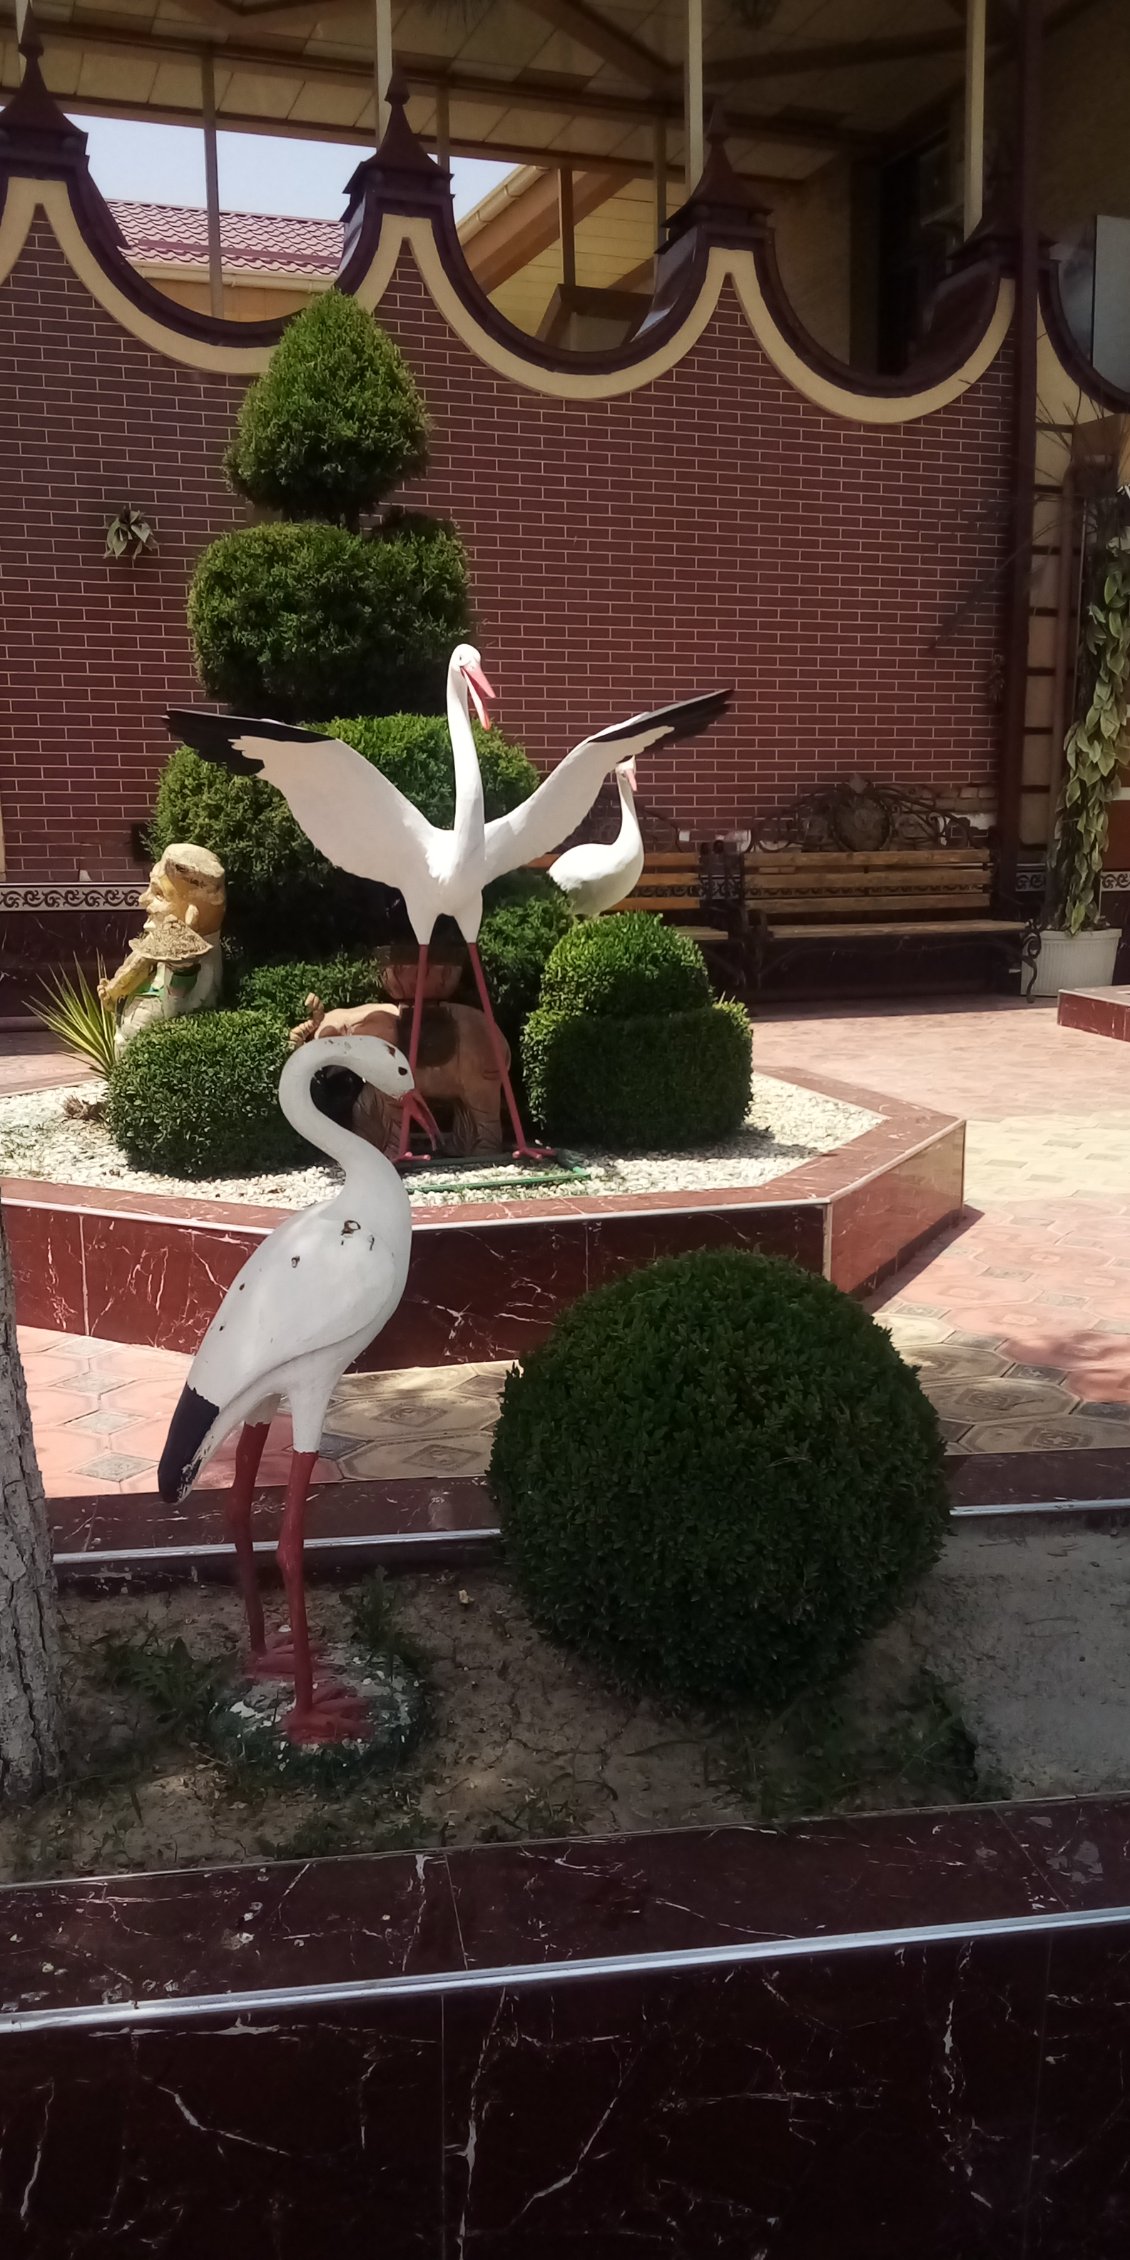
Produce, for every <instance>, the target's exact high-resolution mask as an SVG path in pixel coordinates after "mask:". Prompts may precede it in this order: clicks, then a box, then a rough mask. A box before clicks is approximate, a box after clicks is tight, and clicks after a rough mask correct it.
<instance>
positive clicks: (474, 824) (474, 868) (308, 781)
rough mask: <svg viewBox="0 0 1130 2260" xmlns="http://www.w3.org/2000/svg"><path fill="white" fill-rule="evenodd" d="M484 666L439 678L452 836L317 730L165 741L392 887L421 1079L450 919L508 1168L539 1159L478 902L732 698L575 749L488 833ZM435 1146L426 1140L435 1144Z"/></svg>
mask: <svg viewBox="0 0 1130 2260" xmlns="http://www.w3.org/2000/svg"><path fill="white" fill-rule="evenodd" d="M493 697H494V692H493V691H492V689H491V686H490V684H489V682H488V681H487V678H486V676H485V675H484V673H483V665H482V660H481V658H480V656H479V653H478V652H477V651H476V650H475V649H474V646H473V645H472V644H466V643H464V644H458V645H457V646H456V648H455V650H454V651H453V652H452V655H451V661H450V664H449V666H448V670H447V719H448V726H449V728H450V731H451V750H452V755H453V759H454V764H455V821H454V824H453V826H452V828H451V830H450V831H444V830H441V829H440V828H439V826H437V825H435V824H429V822H428V820H427V818H426V817H424V816H422V815H421V814H420V811H419V809H418V808H416V807H415V806H414V804H413V802H412V801H410V800H408V799H407V798H406V796H405V795H404V794H403V793H402V792H400V791H399V789H398V788H397V786H396V785H394V784H392V783H391V781H390V780H389V778H387V777H385V776H383V775H382V773H381V771H380V770H379V769H377V768H375V767H374V766H373V764H372V762H370V761H366V760H365V758H364V756H363V755H362V754H359V753H357V752H356V751H355V749H354V748H353V746H350V745H345V744H344V743H343V741H342V740H341V739H340V738H327V737H323V736H321V735H320V734H319V732H318V731H317V730H307V729H303V728H301V727H299V726H298V725H297V724H295V723H289V722H269V721H256V720H249V719H248V718H246V717H245V716H242V715H236V714H213V713H210V712H208V711H206V710H204V709H202V708H199V707H192V708H189V709H188V710H187V711H185V710H177V711H175V712H173V713H170V715H169V717H168V721H169V729H170V731H171V732H172V734H173V736H174V737H177V738H179V739H180V740H181V742H182V743H183V744H185V745H188V746H191V747H192V748H193V750H194V751H195V752H196V753H199V754H202V755H203V757H204V759H205V760H206V761H214V762H218V763H219V764H220V765H221V766H222V767H224V768H228V769H234V770H236V771H237V772H238V773H239V774H240V775H242V776H246V777H260V776H261V777H265V778H266V779H267V782H268V783H269V784H272V785H274V786H276V787H277V789H278V791H279V792H281V794H282V796H283V798H284V800H285V801H286V803H287V805H288V807H289V809H290V811H291V814H292V816H293V817H294V818H295V821H296V822H297V823H298V824H299V825H300V826H301V828H302V830H303V831H304V832H305V834H306V837H307V839H308V840H311V841H312V842H313V844H314V846H315V847H316V848H319V849H320V850H321V853H322V854H323V855H324V856H326V857H327V859H328V860H329V862H330V863H335V864H336V865H337V866H338V868H339V870H342V871H349V872H352V873H353V874H354V876H355V877H357V878H359V879H375V880H376V881H377V882H378V883H379V884H380V885H381V886H385V887H395V888H397V889H398V891H399V892H400V894H402V895H403V897H404V907H405V909H406V911H407V913H408V923H409V925H410V926H411V928H412V932H413V934H414V935H415V937H416V941H417V943H418V945H419V953H420V954H419V961H418V966H417V974H416V995H415V1000H414V1002H413V1007H412V1030H411V1036H410V1038H409V1045H408V1062H409V1066H410V1067H411V1068H412V1069H413V1071H414V1070H415V1065H416V1059H417V1055H418V1049H419V1041H420V1020H421V1015H422V1012H423V1005H424V984H425V981H426V978H427V967H428V945H429V943H430V941H431V938H432V934H433V932H434V930H435V927H436V924H437V921H438V920H439V919H440V918H442V917H445V916H446V917H449V918H452V919H454V921H455V924H456V925H457V926H458V928H459V931H460V933H461V934H462V936H463V939H464V941H465V942H466V944H467V948H468V952H469V955H470V959H471V970H472V972H473V974H474V977H475V986H476V988H477V990H478V993H479V1001H480V1003H481V1005H482V1008H483V1012H484V1015H485V1017H486V1022H487V1027H488V1029H489V1030H490V1040H491V1046H492V1049H493V1051H494V1056H495V1060H496V1063H497V1066H498V1070H499V1076H500V1080H501V1083H502V1090H503V1095H504V1097H505V1100H506V1105H507V1108H508V1110H509V1114H510V1121H511V1125H512V1128H513V1132H514V1138H515V1143H516V1155H515V1158H516V1159H517V1158H519V1157H520V1156H523V1155H528V1156H529V1157H530V1158H531V1159H535V1160H539V1159H542V1158H543V1157H544V1156H545V1153H546V1148H545V1147H544V1146H535V1145H532V1144H531V1143H530V1141H529V1139H528V1138H527V1136H526V1133H525V1131H524V1129H523V1127H522V1120H521V1116H520V1114H519V1112H518V1104H517V1101H516V1099H515V1097H514V1090H513V1086H512V1084H511V1081H510V1072H509V1067H508V1064H507V1059H506V1053H505V1050H504V1047H503V1042H502V1036H501V1033H500V1030H499V1027H498V1023H497V1021H496V1019H495V1017H494V1011H493V1009H492V1006H491V1001H490V995H489V992H488V990H487V984H486V977H485V975H484V973H483V968H482V962H481V960H480V957H479V951H478V936H479V927H480V925H481V924H482V916H483V889H484V887H486V886H488V885H489V884H490V882H491V880H492V879H501V878H502V877H503V875H504V874H505V873H506V872H508V871H517V870H518V869H519V868H520V867H521V865H522V864H525V863H531V862H533V861H534V859H535V858H536V857H537V856H540V855H548V854H550V852H551V851H552V849H553V848H555V847H557V846H559V845H560V843H561V841H562V840H564V839H568V837H569V834H570V832H573V831H575V830H576V828H577V825H578V824H579V823H580V822H581V821H582V819H583V818H584V817H585V816H587V814H588V812H589V809H590V808H591V807H592V804H593V802H594V800H595V799H596V796H597V794H598V792H599V791H600V788H601V785H602V784H603V782H604V779H605V777H606V776H607V775H608V772H609V770H610V769H614V768H616V767H617V765H618V764H619V763H622V762H624V761H634V760H635V758H636V756H637V755H638V754H640V753H643V752H644V751H645V749H646V748H647V747H648V746H656V745H659V744H660V743H661V742H662V741H664V740H669V741H670V742H671V743H672V744H673V743H674V742H675V741H676V740H677V739H679V738H690V737H694V736H696V735H697V733H698V732H699V731H700V730H704V729H706V728H707V726H708V725H709V724H710V723H711V722H714V721H716V720H717V718H718V716H719V715H720V714H721V713H722V712H723V711H724V709H725V707H726V706H727V704H728V703H729V699H730V692H729V691H728V690H726V691H710V692H707V693H706V694H705V695H703V696H700V697H697V698H689V699H681V700H679V701H678V702H677V703H676V704H675V705H673V706H663V707H658V708H657V709H656V710H655V711H654V712H653V713H650V714H634V715H632V716H631V718H630V719H629V720H628V721H626V722H615V723H613V724H612V725H611V727H610V728H608V729H605V730H598V731H597V732H596V733H595V735H594V736H592V737H588V738H582V739H581V742H580V744H579V745H575V746H574V747H573V750H572V752H571V753H567V754H566V756H565V758H564V760H563V761H559V762H558V764H557V767H556V769H552V770H551V771H550V773H549V776H548V777H546V778H544V779H543V780H542V783H541V784H540V785H539V786H538V788H537V790H536V792H533V793H531V794H530V796H529V799H528V800H524V801H522V802H520V804H519V806H518V807H517V808H512V809H511V810H510V811H509V813H508V814H507V815H506V816H496V817H495V818H494V819H493V820H492V821H491V822H490V823H489V824H488V823H487V821H486V816H485V811H484V806H483V780H482V775H481V772H480V770H479V756H478V752H477V750H476V747H475V735H474V731H473V729H472V727H471V704H472V702H473V704H474V707H475V712H476V713H477V715H478V718H479V720H480V722H481V723H482V725H483V727H484V729H489V728H490V715H489V712H488V701H489V700H491V699H493ZM414 1114H415V1116H416V1118H417V1119H419V1102H418V1100H411V1099H410V1100H409V1102H408V1104H407V1106H406V1108H405V1110H404V1112H403V1114H402V1117H401V1153H400V1158H401V1159H403V1158H404V1157H405V1156H406V1154H407V1150H408V1137H409V1134H410V1126H411V1121H412V1118H413V1115H414ZM429 1135H430V1133H429Z"/></svg>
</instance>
